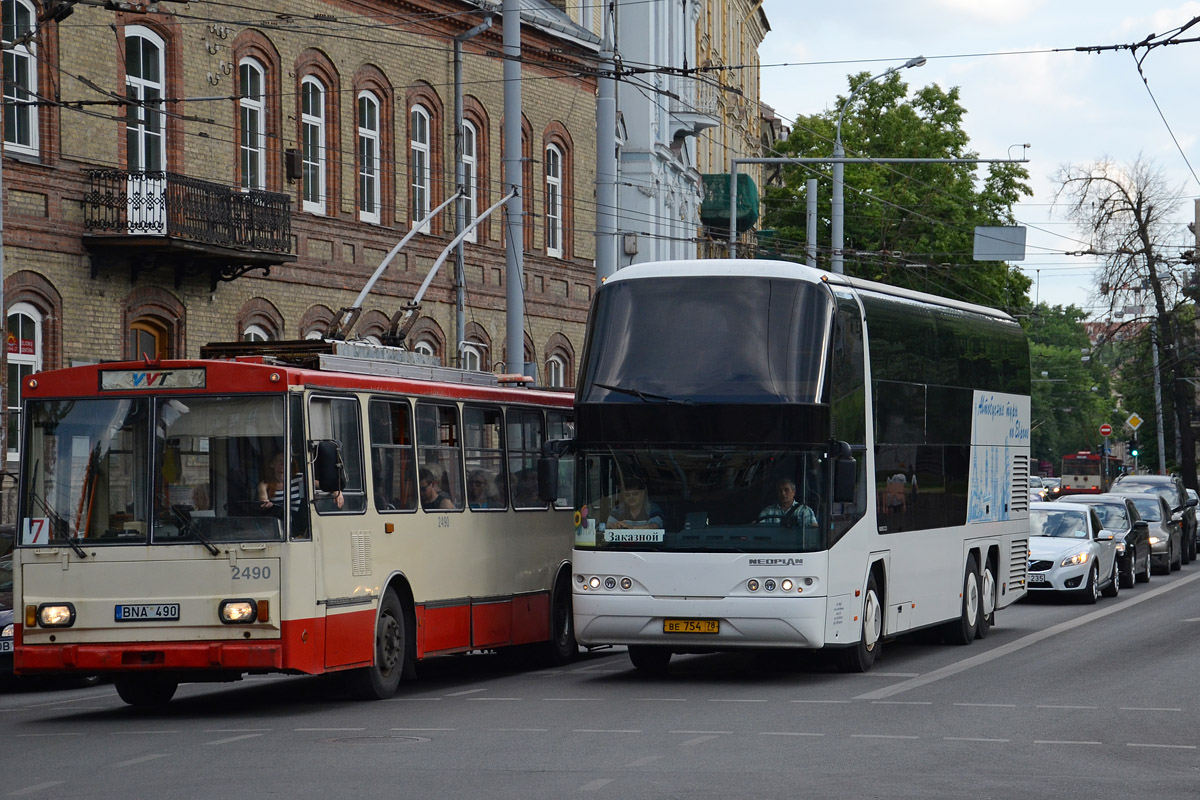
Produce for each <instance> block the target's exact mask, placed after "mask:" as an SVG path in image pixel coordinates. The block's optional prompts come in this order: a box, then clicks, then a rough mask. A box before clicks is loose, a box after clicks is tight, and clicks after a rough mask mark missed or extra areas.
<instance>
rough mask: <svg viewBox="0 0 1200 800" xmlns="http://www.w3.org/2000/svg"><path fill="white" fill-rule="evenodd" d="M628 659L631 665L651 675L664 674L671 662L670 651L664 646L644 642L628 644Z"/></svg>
mask: <svg viewBox="0 0 1200 800" xmlns="http://www.w3.org/2000/svg"><path fill="white" fill-rule="evenodd" d="M629 660H630V661H632V662H633V666H634V667H636V668H637V669H639V670H641V671H642V672H647V673H649V674H651V675H665V674H666V673H667V665H669V664H670V663H671V651H670V650H668V649H667V648H665V647H652V646H649V645H644V644H631V645H629Z"/></svg>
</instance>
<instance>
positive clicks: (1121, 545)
mask: <svg viewBox="0 0 1200 800" xmlns="http://www.w3.org/2000/svg"><path fill="white" fill-rule="evenodd" d="M1117 555H1125V543H1124V542H1117Z"/></svg>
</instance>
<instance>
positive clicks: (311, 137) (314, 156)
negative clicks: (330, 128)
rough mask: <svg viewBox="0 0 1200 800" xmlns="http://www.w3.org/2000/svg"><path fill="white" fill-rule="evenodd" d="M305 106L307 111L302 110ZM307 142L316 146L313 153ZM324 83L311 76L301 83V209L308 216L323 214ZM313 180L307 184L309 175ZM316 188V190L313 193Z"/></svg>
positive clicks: (307, 76)
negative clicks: (313, 96) (314, 179)
mask: <svg viewBox="0 0 1200 800" xmlns="http://www.w3.org/2000/svg"><path fill="white" fill-rule="evenodd" d="M314 91H315V93H316V97H317V99H318V102H317V103H316V109H315V110H316V113H313V104H312V103H311V102H310V98H311V97H312V93H313V92H314ZM305 106H308V110H307V111H306V110H305ZM310 142H315V143H316V153H313V152H312V151H311V149H310ZM325 146H326V144H325V84H323V83H321V81H320V80H319V79H317V78H316V77H314V76H312V75H306V76H305V77H304V78H303V79H301V81H300V147H301V153H302V158H303V169H302V170H301V171H302V172H303V173H304V174H303V177H302V178H301V184H302V192H303V195H302V196H303V198H304V199H303V202H302V207H303V210H305V211H307V212H309V213H311V214H320V215H324V214H325V198H326V193H325V192H326V190H325ZM310 175H313V176H315V178H316V185H315V186H313V185H312V184H311V183H310V178H309V176H310ZM314 189H315V191H313V190H314Z"/></svg>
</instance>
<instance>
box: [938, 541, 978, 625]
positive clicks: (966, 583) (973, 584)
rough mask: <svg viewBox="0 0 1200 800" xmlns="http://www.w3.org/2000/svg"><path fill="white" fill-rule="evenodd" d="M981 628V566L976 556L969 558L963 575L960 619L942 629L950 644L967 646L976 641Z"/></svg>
mask: <svg viewBox="0 0 1200 800" xmlns="http://www.w3.org/2000/svg"><path fill="white" fill-rule="evenodd" d="M978 628H979V566H978V564H977V563H976V561H975V556H973V555H972V556H969V557H968V558H967V569H966V571H965V572H964V573H963V590H962V606H961V609H960V611H959V615H958V619H955V620H951V621H949V622H947V623H946V624H945V626H944V627H943V628H942V632H943V636H944V637H945V639H946V641H947V642H948V643H949V644H957V645H965V644H970V643H971V642H973V641H975V632H976V630H978Z"/></svg>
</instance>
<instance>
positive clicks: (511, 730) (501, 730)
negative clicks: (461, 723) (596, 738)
mask: <svg viewBox="0 0 1200 800" xmlns="http://www.w3.org/2000/svg"><path fill="white" fill-rule="evenodd" d="M392 730H394V731H402V730H404V729H403V728H392ZM431 730H438V729H436V728H432V729H431ZM444 730H448V731H452V730H456V729H455V728H445V729H444ZM488 731H490V732H491V733H549V732H550V729H549V728H488Z"/></svg>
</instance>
